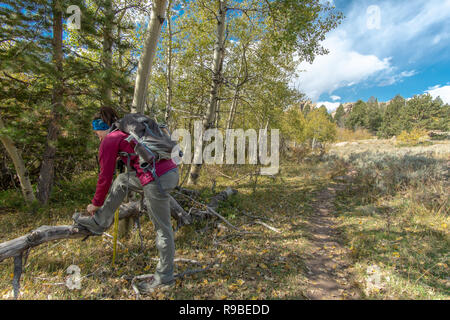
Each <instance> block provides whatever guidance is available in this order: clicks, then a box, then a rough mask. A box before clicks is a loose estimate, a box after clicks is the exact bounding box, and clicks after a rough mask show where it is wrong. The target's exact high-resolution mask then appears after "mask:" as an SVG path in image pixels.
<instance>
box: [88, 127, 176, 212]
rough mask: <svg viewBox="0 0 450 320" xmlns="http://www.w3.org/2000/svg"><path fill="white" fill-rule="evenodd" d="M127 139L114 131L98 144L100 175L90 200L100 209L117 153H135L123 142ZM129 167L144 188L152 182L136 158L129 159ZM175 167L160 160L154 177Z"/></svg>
mask: <svg viewBox="0 0 450 320" xmlns="http://www.w3.org/2000/svg"><path fill="white" fill-rule="evenodd" d="M127 137H128V135H127V134H126V133H124V132H122V131H119V130H116V131H114V132H111V133H109V134H108V135H107V136H106V137H105V138H104V139H103V140H102V142H101V143H100V149H99V152H98V158H99V162H100V174H99V177H98V181H97V188H96V190H95V195H94V199H92V204H93V205H94V206H96V207H101V206H102V205H103V203H104V202H105V198H106V195H107V194H108V191H109V188H110V187H111V184H112V180H113V177H114V171H115V168H116V160H117V157H118V155H119V152H127V153H135V152H134V149H133V147H134V145H131V144H130V143H128V142H127V141H125V138H127ZM121 158H122V161H123V162H124V163H127V157H122V156H121ZM130 165H131V167H132V168H134V169H135V170H136V176H137V177H138V179H139V181H140V182H141V184H142V186H145V185H146V184H147V183H149V182H151V181H153V180H154V178H153V176H152V173H151V172H149V171H147V172H144V171H143V170H142V169H141V168H140V167H139V157H138V156H132V157H131V158H130ZM176 167H177V165H176V164H175V162H173V161H172V160H171V159H169V160H160V161H158V162H156V164H155V169H156V175H157V176H158V177H160V176H161V175H163V174H164V173H166V172H168V171H169V170H172V169H175V168H176Z"/></svg>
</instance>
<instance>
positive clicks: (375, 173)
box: [331, 140, 450, 299]
mask: <svg viewBox="0 0 450 320" xmlns="http://www.w3.org/2000/svg"><path fill="white" fill-rule="evenodd" d="M449 146H450V144H449V142H448V141H446V142H442V143H439V144H435V145H431V146H421V147H404V148H398V147H395V146H394V145H392V144H391V142H390V141H386V140H384V141H370V142H368V141H365V142H362V143H358V144H348V145H345V146H340V147H338V148H335V149H334V150H332V151H331V153H332V154H333V155H334V156H337V157H339V159H345V161H346V162H347V163H350V164H351V165H352V166H353V168H354V169H355V170H356V171H357V172H358V174H357V176H356V178H355V180H354V181H353V183H352V185H351V186H350V187H349V188H348V190H346V191H345V192H342V193H340V195H339V196H338V198H337V201H336V205H337V207H338V208H339V210H338V216H339V219H340V221H341V226H340V227H341V229H342V231H343V233H344V234H345V237H346V242H347V245H348V246H349V247H350V248H351V249H352V252H353V257H354V260H355V269H356V270H357V273H358V278H359V282H360V285H361V287H363V288H365V291H366V294H367V296H368V298H376V299H449V298H450V295H449V291H450V290H449V288H450V281H449V272H448V264H449V253H448V248H449V245H450V238H449V232H448V225H449V223H450V220H449V207H450V203H449V197H448V195H449V171H448V170H449V162H448V159H449V156H450V150H449ZM373 270H376V272H375V275H374V274H373V273H371V272H372V271H373ZM376 276H379V279H378V280H379V281H376V282H377V283H376V284H374V281H375V280H374V279H375V278H376Z"/></svg>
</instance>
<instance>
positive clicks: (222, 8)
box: [188, 0, 227, 184]
mask: <svg viewBox="0 0 450 320" xmlns="http://www.w3.org/2000/svg"><path fill="white" fill-rule="evenodd" d="M217 2H218V6H219V8H218V14H217V34H216V45H215V47H214V59H213V65H212V70H213V78H212V82H211V91H210V95H209V106H208V110H207V111H206V115H205V118H204V120H203V132H205V131H206V130H208V129H209V128H212V127H213V125H214V118H215V115H216V110H217V101H218V91H219V88H220V85H221V84H222V66H223V58H224V55H225V29H226V16H227V0H217ZM198 145H201V144H198ZM195 152H199V150H196V151H195ZM200 152H201V151H200ZM201 167H202V165H201V164H195V165H193V166H192V167H191V171H190V173H189V180H188V183H189V184H196V183H197V179H198V176H199V174H200V170H201Z"/></svg>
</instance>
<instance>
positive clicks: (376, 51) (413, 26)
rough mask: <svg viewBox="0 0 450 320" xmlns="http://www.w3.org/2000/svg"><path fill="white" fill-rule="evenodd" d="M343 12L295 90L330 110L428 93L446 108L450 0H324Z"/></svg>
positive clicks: (305, 67) (449, 95)
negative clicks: (324, 51)
mask: <svg viewBox="0 0 450 320" xmlns="http://www.w3.org/2000/svg"><path fill="white" fill-rule="evenodd" d="M323 1H328V2H330V3H331V4H333V5H335V6H336V9H337V10H340V11H342V12H343V13H344V15H345V19H344V21H343V22H342V23H341V25H340V26H339V27H338V28H336V29H335V30H333V31H331V32H330V33H329V34H328V36H327V39H326V40H325V41H324V42H323V46H324V47H325V48H327V49H329V50H330V53H329V54H328V55H326V56H319V57H317V58H316V60H315V61H314V63H313V64H309V63H302V64H301V65H300V69H299V78H298V79H296V80H295V81H294V82H293V85H294V86H295V87H296V88H298V89H299V90H300V91H302V92H304V93H306V94H307V96H308V97H309V98H310V99H311V100H312V101H313V102H315V103H319V104H325V105H326V106H327V108H328V109H329V110H333V109H335V108H337V106H339V104H340V103H344V102H354V101H357V100H358V99H362V100H364V101H367V100H368V99H369V98H370V97H371V96H375V97H377V98H378V100H379V101H388V100H390V99H392V98H393V97H394V96H395V95H397V94H401V95H402V96H403V97H405V98H410V97H412V96H414V95H416V94H423V93H426V92H429V93H430V94H431V95H432V96H434V97H436V96H440V97H441V98H442V99H443V100H444V102H446V103H450V0H409V1H405V0H379V1H377V0H372V1H368V0H334V1H332V0H323Z"/></svg>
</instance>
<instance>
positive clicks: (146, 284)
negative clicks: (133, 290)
mask: <svg viewBox="0 0 450 320" xmlns="http://www.w3.org/2000/svg"><path fill="white" fill-rule="evenodd" d="M174 285H175V279H174V280H172V281H170V282H166V283H160V282H158V281H156V280H155V278H154V277H151V278H150V279H149V280H144V281H141V282H139V283H138V284H137V287H138V289H139V292H140V293H142V294H149V293H153V292H155V291H156V290H165V289H169V288H171V287H173V286H174Z"/></svg>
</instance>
